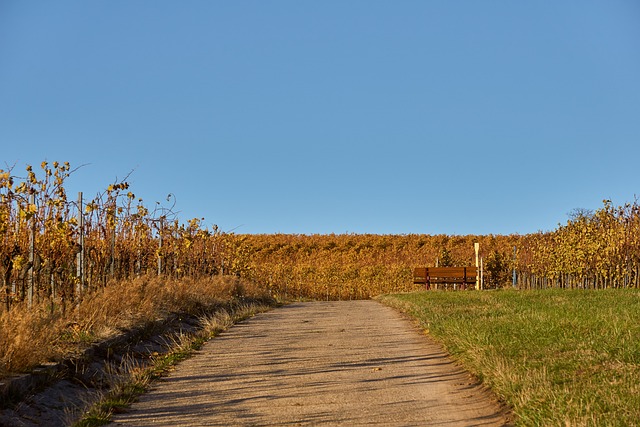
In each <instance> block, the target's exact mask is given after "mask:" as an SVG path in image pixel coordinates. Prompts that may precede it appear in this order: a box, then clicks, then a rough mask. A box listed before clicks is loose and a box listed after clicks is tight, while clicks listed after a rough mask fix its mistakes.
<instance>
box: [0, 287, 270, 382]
mask: <svg viewBox="0 0 640 427" xmlns="http://www.w3.org/2000/svg"><path fill="white" fill-rule="evenodd" d="M245 299H252V300H256V299H257V300H264V301H267V300H269V297H268V295H267V294H266V292H265V291H264V290H263V289H259V288H258V287H257V286H256V285H253V284H251V283H248V282H245V281H242V280H240V279H238V278H235V277H212V278H203V279H189V278H187V279H180V280H173V279H166V278H158V277H155V276H150V277H146V276H145V277H140V278H137V279H134V280H130V281H124V282H119V283H111V284H109V285H108V286H106V287H105V288H103V289H99V290H97V291H95V292H93V293H92V294H90V295H89V296H87V297H86V298H85V299H83V300H82V301H81V302H80V304H79V305H77V306H75V307H73V308H72V309H69V308H68V309H67V310H66V312H63V311H62V310H61V307H59V306H53V307H52V306H51V305H49V304H47V305H44V304H43V305H41V306H36V307H32V308H31V309H27V308H26V306H24V305H15V306H14V307H13V308H12V310H11V311H10V312H8V313H7V312H3V313H2V314H0V376H4V375H7V374H8V373H11V372H23V371H26V370H29V369H30V368H32V367H34V366H36V365H39V364H41V363H43V362H46V361H56V360H59V359H61V358H63V357H66V356H69V355H70V354H73V353H74V352H77V351H79V350H81V349H82V348H85V347H86V346H88V345H90V344H91V343H92V342H95V341H99V340H103V339H106V338H109V337H111V336H113V335H115V334H117V333H118V332H119V331H121V330H126V329H129V328H133V327H139V326H143V325H145V324H147V323H149V322H153V321H156V320H160V319H163V318H166V317H167V316H168V314H170V313H186V314H191V315H197V316H200V315H204V314H205V313H207V312H210V311H212V310H214V309H216V308H219V307H221V306H222V305H225V304H229V303H230V302H237V303H242V301H243V300H245Z"/></svg>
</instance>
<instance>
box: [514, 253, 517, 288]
mask: <svg viewBox="0 0 640 427" xmlns="http://www.w3.org/2000/svg"><path fill="white" fill-rule="evenodd" d="M516 254H517V252H516V247H515V246H514V247H513V287H514V288H515V287H516V286H517V283H516V278H517V275H516V262H517V259H516Z"/></svg>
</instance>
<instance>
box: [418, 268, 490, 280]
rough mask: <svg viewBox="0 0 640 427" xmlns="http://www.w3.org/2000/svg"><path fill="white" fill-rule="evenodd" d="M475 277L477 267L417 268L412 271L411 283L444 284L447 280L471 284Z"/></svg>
mask: <svg viewBox="0 0 640 427" xmlns="http://www.w3.org/2000/svg"><path fill="white" fill-rule="evenodd" d="M477 275H478V269H477V267H418V268H416V269H414V270H413V283H430V282H432V281H433V282H435V281H437V282H442V283H446V282H447V280H448V279H450V280H451V282H457V281H460V280H462V281H464V282H467V283H471V282H475V280H476V276H477ZM455 279H458V280H455Z"/></svg>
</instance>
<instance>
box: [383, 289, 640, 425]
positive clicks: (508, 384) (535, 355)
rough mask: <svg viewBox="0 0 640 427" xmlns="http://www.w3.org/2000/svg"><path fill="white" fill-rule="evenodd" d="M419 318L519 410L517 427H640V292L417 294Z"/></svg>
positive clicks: (387, 299) (402, 301) (405, 297)
mask: <svg viewBox="0 0 640 427" xmlns="http://www.w3.org/2000/svg"><path fill="white" fill-rule="evenodd" d="M378 299H379V300H380V301H381V302H383V303H385V304H387V305H390V306H393V307H395V308H398V309H400V310H402V311H404V312H406V313H408V314H410V315H411V316H413V317H415V318H416V319H417V320H418V321H419V323H420V324H421V326H422V327H423V328H424V329H425V330H426V331H427V332H428V334H429V335H430V336H432V337H434V338H435V339H436V340H437V341H439V342H441V343H442V344H443V345H444V347H445V349H446V350H447V351H448V352H449V353H450V354H451V355H452V356H453V357H454V358H456V359H457V360H459V361H460V362H461V363H462V364H463V365H464V366H465V368H467V369H468V370H469V371H471V372H472V373H474V374H475V375H477V376H478V377H479V378H480V379H481V380H482V381H483V383H485V384H486V385H488V386H489V387H491V388H492V389H493V390H494V391H495V393H496V394H497V395H498V396H499V397H500V398H501V399H502V400H503V401H504V402H505V403H507V404H508V405H510V406H511V407H512V408H513V412H514V415H515V417H516V420H515V422H516V424H517V425H525V426H560V425H562V426H622V425H625V426H633V425H639V424H640V421H639V420H640V381H638V379H639V378H640V292H639V291H638V290H596V291H594V290H586V291H585V290H546V291H512V290H504V291H491V292H421V293H410V294H395V295H383V296H381V297H378Z"/></svg>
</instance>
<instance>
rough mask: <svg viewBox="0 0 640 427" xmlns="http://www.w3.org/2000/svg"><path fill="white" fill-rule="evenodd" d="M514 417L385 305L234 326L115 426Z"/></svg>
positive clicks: (437, 422) (300, 309)
mask: <svg viewBox="0 0 640 427" xmlns="http://www.w3.org/2000/svg"><path fill="white" fill-rule="evenodd" d="M509 423H510V414H509V412H508V411H507V410H506V409H505V408H504V407H503V406H501V405H500V404H499V402H498V401H497V399H496V398H495V396H493V395H492V394H491V393H490V392H489V391H488V390H486V389H484V388H483V387H482V386H481V385H479V384H478V383H477V381H475V379H474V378H473V377H472V376H471V375H470V374H468V373H467V372H465V371H464V370H463V369H461V368H460V367H459V366H457V365H456V364H455V363H454V362H453V361H452V360H451V359H450V358H449V357H448V356H447V354H446V353H445V352H444V351H443V350H442V348H441V347H440V346H439V345H437V344H436V343H434V342H433V341H432V340H431V339H430V338H429V337H428V336H426V335H424V334H423V333H421V332H420V331H419V329H418V328H417V327H416V326H415V325H414V324H413V323H412V322H411V321H409V320H408V319H406V318H405V317H403V316H402V315H401V314H399V313H398V312H396V311H395V310H393V309H391V308H389V307H386V306H384V305H382V304H380V303H378V302H376V301H342V302H312V303H296V304H292V305H288V306H285V307H283V308H280V309H277V310H273V311H270V312H267V313H263V314H259V315H257V316H255V317H254V318H252V319H250V320H247V321H245V322H242V323H240V324H237V325H235V326H234V327H232V328H231V329H229V330H228V331H227V332H225V333H223V334H222V335H220V336H219V337H217V338H216V339H214V340H212V341H209V342H208V343H207V344H205V345H204V346H203V348H202V349H201V350H200V351H199V352H198V353H197V354H196V355H195V357H192V358H190V359H188V360H186V361H184V362H182V363H181V364H180V365H178V366H177V367H176V369H175V371H174V372H173V373H172V374H171V375H169V376H168V377H166V378H165V379H163V380H162V381H160V382H158V383H156V384H155V386H154V387H153V389H152V390H151V391H150V392H149V393H147V394H145V395H144V396H142V397H141V398H140V401H139V402H138V403H136V404H134V405H133V407H132V408H131V409H130V411H128V412H127V413H124V414H118V415H117V416H115V417H114V422H113V423H112V424H111V426H112V427H113V426H204V425H206V426H229V425H240V426H265V425H296V426H305V425H332V426H336V425H338V426H339V425H349V426H352V425H385V426H395V425H397V426H424V425H429V426H471V425H473V426H503V425H509Z"/></svg>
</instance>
